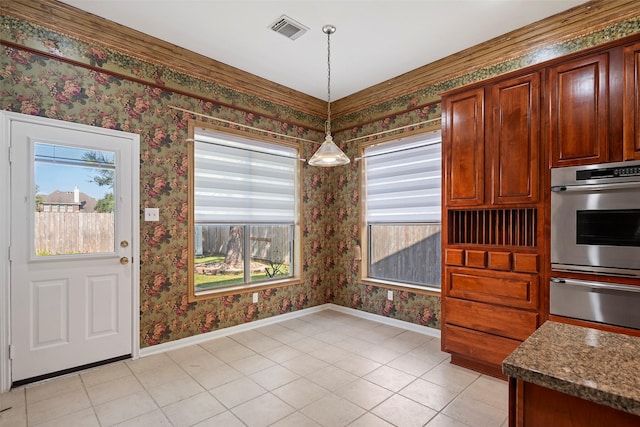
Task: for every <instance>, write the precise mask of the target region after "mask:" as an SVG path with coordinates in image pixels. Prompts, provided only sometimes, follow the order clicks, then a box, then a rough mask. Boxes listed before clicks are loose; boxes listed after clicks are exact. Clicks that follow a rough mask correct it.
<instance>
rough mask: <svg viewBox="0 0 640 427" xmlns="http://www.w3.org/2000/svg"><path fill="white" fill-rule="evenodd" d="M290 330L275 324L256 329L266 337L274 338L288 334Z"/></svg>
mask: <svg viewBox="0 0 640 427" xmlns="http://www.w3.org/2000/svg"><path fill="white" fill-rule="evenodd" d="M289 330H290V329H288V328H285V327H284V326H282V325H281V324H279V323H273V324H271V325H265V326H260V327H259V328H256V329H255V331H256V332H260V333H261V334H262V335H265V336H267V337H273V336H274V335H276V334H277V333H280V332H286V331H289Z"/></svg>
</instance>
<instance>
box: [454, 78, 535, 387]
mask: <svg viewBox="0 0 640 427" xmlns="http://www.w3.org/2000/svg"><path fill="white" fill-rule="evenodd" d="M540 91H541V73H539V72H531V73H527V74H524V75H521V76H516V77H511V78H506V79H502V80H499V81H496V82H493V83H490V84H487V85H486V86H483V87H475V88H470V89H466V90H463V91H458V92H453V93H451V94H448V95H445V96H443V104H442V105H443V156H444V171H443V182H444V185H443V192H444V212H443V233H444V234H443V235H444V238H443V246H444V252H445V254H444V263H445V268H444V270H443V271H444V277H443V287H442V293H443V330H442V348H443V350H444V351H447V352H450V353H451V354H452V362H453V363H456V364H459V365H463V366H466V367H469V368H472V369H476V370H479V371H481V372H485V373H488V374H491V375H495V376H501V372H500V364H501V363H502V360H503V359H504V358H505V357H506V356H507V355H508V354H509V353H510V352H511V351H513V350H514V349H515V348H516V347H517V346H518V345H519V344H520V343H521V342H522V340H524V339H526V338H527V337H528V336H529V334H531V333H532V332H533V331H534V330H535V329H536V328H537V327H538V324H539V320H540V319H539V317H540V313H539V310H540V295H539V287H540V285H539V280H538V272H539V265H538V258H539V247H538V244H537V242H538V239H537V236H538V231H537V230H538V224H539V222H540V221H539V215H540V214H539V209H538V206H539V204H540V203H541V189H540V185H541V182H542V180H541V178H540V176H541V171H542V166H543V165H542V153H543V150H542V149H541V141H540V97H541V94H540Z"/></svg>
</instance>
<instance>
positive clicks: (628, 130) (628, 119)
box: [622, 42, 640, 160]
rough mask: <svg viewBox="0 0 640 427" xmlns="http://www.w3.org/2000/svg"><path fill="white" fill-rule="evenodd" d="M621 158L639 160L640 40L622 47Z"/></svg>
mask: <svg viewBox="0 0 640 427" xmlns="http://www.w3.org/2000/svg"><path fill="white" fill-rule="evenodd" d="M622 120H623V124H622V129H623V143H622V146H623V159H624V160H640V42H638V43H635V44H633V45H631V46H627V47H625V49H624V96H623V115H622Z"/></svg>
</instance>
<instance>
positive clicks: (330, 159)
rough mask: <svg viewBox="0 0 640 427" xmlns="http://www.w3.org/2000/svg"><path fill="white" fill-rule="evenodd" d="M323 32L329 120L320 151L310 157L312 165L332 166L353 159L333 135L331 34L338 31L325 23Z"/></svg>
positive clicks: (343, 163)
mask: <svg viewBox="0 0 640 427" xmlns="http://www.w3.org/2000/svg"><path fill="white" fill-rule="evenodd" d="M322 32H323V33H325V34H326V35H327V121H326V122H325V126H324V127H325V138H324V142H323V143H322V145H321V146H320V148H318V151H316V153H315V154H314V155H313V157H311V159H309V164H310V165H311V166H322V167H325V168H326V167H332V166H340V165H346V164H348V163H349V162H350V161H351V160H349V157H347V155H346V154H344V153H343V152H342V150H340V148H339V147H338V146H337V145H336V144H335V143H334V142H333V137H332V136H331V34H333V33H335V32H336V27H334V26H333V25H325V26H324V27H322Z"/></svg>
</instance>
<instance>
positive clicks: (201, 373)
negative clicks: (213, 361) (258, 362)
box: [185, 364, 244, 390]
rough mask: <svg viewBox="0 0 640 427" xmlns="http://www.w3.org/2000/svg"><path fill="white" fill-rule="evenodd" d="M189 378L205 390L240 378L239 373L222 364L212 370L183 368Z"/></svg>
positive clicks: (200, 367) (203, 367)
mask: <svg viewBox="0 0 640 427" xmlns="http://www.w3.org/2000/svg"><path fill="white" fill-rule="evenodd" d="M185 369H186V370H187V371H188V372H189V374H190V375H191V377H192V378H193V379H194V380H196V381H197V382H198V383H199V384H200V385H201V386H202V387H204V388H205V389H206V390H211V389H213V388H215V387H219V386H221V385H223V384H227V383H230V382H231V381H234V380H237V379H238V378H242V377H243V376H244V375H242V373H241V372H239V371H238V370H236V369H234V368H232V367H231V366H229V365H227V364H224V365H219V366H216V367H213V368H208V367H206V366H199V367H198V368H193V369H192V368H185Z"/></svg>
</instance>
